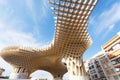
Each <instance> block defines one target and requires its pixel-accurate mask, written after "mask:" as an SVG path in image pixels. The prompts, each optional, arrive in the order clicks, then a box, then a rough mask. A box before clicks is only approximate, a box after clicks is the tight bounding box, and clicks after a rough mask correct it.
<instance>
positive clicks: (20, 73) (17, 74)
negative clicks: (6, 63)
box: [9, 67, 29, 79]
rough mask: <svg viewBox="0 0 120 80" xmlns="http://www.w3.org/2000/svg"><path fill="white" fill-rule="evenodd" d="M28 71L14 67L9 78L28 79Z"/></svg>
mask: <svg viewBox="0 0 120 80" xmlns="http://www.w3.org/2000/svg"><path fill="white" fill-rule="evenodd" d="M28 76H29V75H28V72H27V70H26V69H25V68H23V67H17V68H14V72H13V73H11V75H10V77H9V79H28V78H29V77H28Z"/></svg>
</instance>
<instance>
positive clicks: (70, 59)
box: [65, 55, 88, 80]
mask: <svg viewBox="0 0 120 80" xmlns="http://www.w3.org/2000/svg"><path fill="white" fill-rule="evenodd" d="M65 59H66V64H67V69H68V73H69V80H88V76H87V73H86V71H85V67H84V63H83V60H82V56H79V57H76V56H71V55H67V56H66V57H65Z"/></svg>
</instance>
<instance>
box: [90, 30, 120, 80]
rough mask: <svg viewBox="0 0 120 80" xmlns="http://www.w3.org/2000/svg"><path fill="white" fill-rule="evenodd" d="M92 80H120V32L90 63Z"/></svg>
mask: <svg viewBox="0 0 120 80" xmlns="http://www.w3.org/2000/svg"><path fill="white" fill-rule="evenodd" d="M88 74H89V78H90V80H120V32H118V33H117V35H115V36H114V37H113V38H112V39H111V40H109V41H108V42H107V43H105V44H104V45H103V46H102V50H101V51H100V52H99V53H97V55H95V56H94V57H93V58H91V59H90V60H89V62H88Z"/></svg>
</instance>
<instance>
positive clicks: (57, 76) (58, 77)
mask: <svg viewBox="0 0 120 80" xmlns="http://www.w3.org/2000/svg"><path fill="white" fill-rule="evenodd" d="M54 80H63V79H62V76H61V75H56V76H54Z"/></svg>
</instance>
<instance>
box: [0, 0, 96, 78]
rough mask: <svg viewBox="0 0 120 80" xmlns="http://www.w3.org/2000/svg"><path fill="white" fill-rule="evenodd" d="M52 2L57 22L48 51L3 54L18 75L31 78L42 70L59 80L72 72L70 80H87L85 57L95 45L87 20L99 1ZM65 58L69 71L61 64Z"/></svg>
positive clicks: (12, 49)
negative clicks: (26, 74) (83, 58)
mask: <svg viewBox="0 0 120 80" xmlns="http://www.w3.org/2000/svg"><path fill="white" fill-rule="evenodd" d="M49 3H50V4H52V5H51V6H52V10H53V14H54V15H55V22H56V24H55V25H56V31H55V38H54V39H53V41H52V43H51V44H50V45H48V46H46V47H45V48H30V47H16V46H13V47H7V48H4V49H3V50H2V51H1V53H0V55H1V56H2V58H4V60H6V61H7V62H9V63H10V64H11V65H13V67H14V68H15V72H16V73H24V72H27V73H28V75H29V74H30V73H32V72H33V71H35V70H38V69H42V70H46V71H48V72H50V73H52V74H53V76H54V77H55V76H61V75H63V74H64V73H65V72H67V70H68V72H69V74H70V80H80V79H84V80H86V79H87V75H86V72H85V69H84V65H83V60H82V56H83V53H84V52H85V51H86V49H88V48H89V46H90V45H91V43H92V40H91V38H90V36H89V33H88V30H87V21H88V18H89V16H90V14H91V12H92V10H93V8H94V6H95V5H96V3H97V0H52V1H50V0H49ZM62 58H64V59H65V62H66V66H67V68H66V66H65V65H64V64H63V63H61V60H62ZM76 76H77V77H76Z"/></svg>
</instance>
